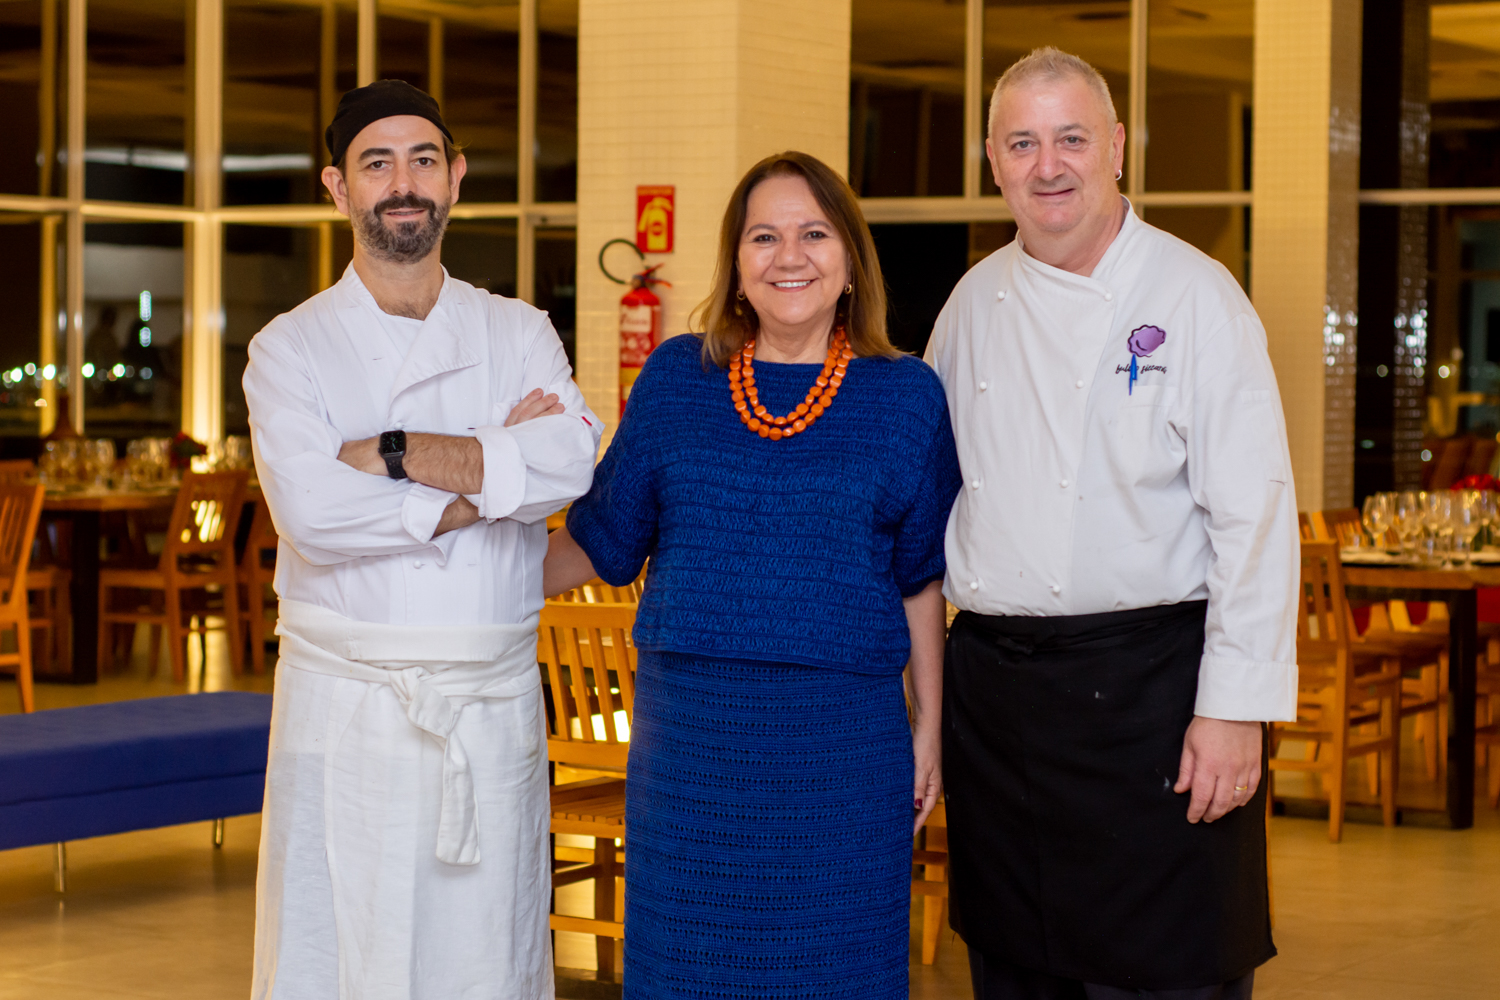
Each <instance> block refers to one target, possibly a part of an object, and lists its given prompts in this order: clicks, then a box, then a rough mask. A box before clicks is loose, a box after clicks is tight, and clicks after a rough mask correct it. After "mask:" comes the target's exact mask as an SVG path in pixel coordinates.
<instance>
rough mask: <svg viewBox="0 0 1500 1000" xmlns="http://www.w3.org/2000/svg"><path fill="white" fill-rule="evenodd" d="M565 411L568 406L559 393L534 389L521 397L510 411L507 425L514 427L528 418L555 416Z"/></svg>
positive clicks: (506, 419) (506, 421)
mask: <svg viewBox="0 0 1500 1000" xmlns="http://www.w3.org/2000/svg"><path fill="white" fill-rule="evenodd" d="M563 412H566V408H565V407H564V406H563V404H562V401H561V400H559V399H558V397H557V393H555V392H547V393H544V392H542V390H540V389H532V390H531V391H530V392H528V393H527V394H526V395H525V396H523V397H522V398H521V401H520V402H519V403H517V404H516V407H515V409H513V410H511V411H510V416H508V417H506V418H505V426H506V427H514V426H515V425H516V424H519V423H524V422H525V421H527V420H535V419H536V418H537V417H555V416H557V415H558V414H559V413H563Z"/></svg>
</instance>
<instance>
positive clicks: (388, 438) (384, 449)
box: [380, 431, 406, 455]
mask: <svg viewBox="0 0 1500 1000" xmlns="http://www.w3.org/2000/svg"><path fill="white" fill-rule="evenodd" d="M405 451H406V432H405V431H386V432H385V433H384V434H381V435H380V453H381V454H382V455H400V454H402V453H404V452H405Z"/></svg>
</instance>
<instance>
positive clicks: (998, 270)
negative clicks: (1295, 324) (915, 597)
mask: <svg viewBox="0 0 1500 1000" xmlns="http://www.w3.org/2000/svg"><path fill="white" fill-rule="evenodd" d="M1142 327H1154V328H1155V330H1154V331H1152V330H1145V331H1142V332H1141V333H1140V334H1138V335H1137V336H1136V338H1135V340H1134V341H1132V334H1133V333H1135V332H1136V331H1138V330H1140V328H1142ZM1163 332H1164V333H1165V339H1161V337H1160V334H1161V333H1163ZM1158 340H1159V341H1160V342H1159V343H1158V342H1157V341H1158ZM1132 344H1134V345H1135V347H1136V350H1135V352H1132V349H1131V346H1132ZM1132 359H1134V361H1135V368H1134V372H1133V373H1132V365H1131V362H1132ZM926 360H927V362H928V364H930V365H932V366H933V368H935V369H936V370H937V372H938V375H939V376H940V377H941V378H942V381H943V385H944V387H945V389H946V391H947V395H948V407H949V411H950V413H951V416H952V419H953V426H954V436H955V438H956V440H957V444H958V455H959V463H960V466H961V467H962V469H963V474H964V486H963V489H962V490H961V492H960V493H959V497H958V500H957V502H956V503H955V505H954V509H953V513H952V515H951V516H950V518H949V521H948V531H947V540H946V548H947V556H948V575H947V579H946V580H945V581H944V593H945V594H946V595H947V597H948V600H950V601H951V602H953V604H954V605H956V606H957V607H959V608H961V609H964V610H968V611H973V612H976V613H979V614H985V615H1033V616H1035V615H1084V614H1096V613H1100V612H1108V611H1121V610H1126V609H1130V608H1143V607H1154V606H1157V605H1163V604H1174V603H1179V602H1183V601H1196V600H1204V599H1206V600H1207V601H1208V619H1207V635H1206V639H1205V643H1204V650H1203V659H1202V663H1201V667H1200V669H1199V679H1198V697H1197V704H1196V707H1195V711H1196V713H1197V714H1198V715H1203V716H1207V717H1210V718H1217V719H1233V720H1282V719H1292V718H1294V717H1295V712H1296V696H1297V664H1296V627H1295V623H1296V618H1295V614H1296V611H1295V606H1296V586H1297V577H1298V530H1297V505H1296V500H1295V497H1294V495H1293V488H1292V480H1291V461H1290V457H1289V455H1288V451H1287V443H1286V425H1285V421H1284V419H1283V417H1282V412H1281V399H1280V396H1279V395H1278V392H1277V387H1276V376H1275V373H1274V372H1273V371H1272V369H1271V361H1270V357H1269V356H1268V354H1267V352H1266V334H1265V330H1264V328H1263V327H1262V326H1261V324H1260V320H1259V318H1258V317H1257V316H1256V315H1255V310H1254V309H1253V308H1252V306H1251V305H1250V302H1249V300H1248V299H1247V298H1246V297H1245V295H1244V293H1243V292H1242V291H1241V290H1240V287H1239V285H1238V284H1237V283H1236V282H1235V280H1234V278H1233V277H1231V276H1230V274H1229V272H1228V271H1227V270H1225V268H1224V267H1223V266H1222V265H1220V264H1219V263H1217V262H1216V261H1214V260H1213V259H1211V258H1209V257H1208V256H1206V255H1205V254H1203V253H1201V252H1199V251H1198V250H1196V249H1194V248H1193V247H1191V246H1189V245H1188V244H1186V243H1184V242H1183V241H1181V240H1179V239H1177V238H1176V237H1174V236H1170V235H1168V234H1167V233H1164V232H1162V231H1161V230H1159V229H1156V228H1155V227H1153V226H1150V225H1147V224H1146V223H1145V222H1143V221H1141V220H1140V219H1139V218H1137V217H1136V216H1135V214H1134V213H1133V212H1131V211H1128V210H1127V211H1126V213H1125V222H1124V225H1123V226H1122V227H1121V229H1120V232H1119V235H1117V236H1116V237H1115V240H1114V242H1113V243H1112V244H1111V245H1110V247H1109V250H1108V251H1106V253H1105V255H1104V258H1103V259H1102V260H1101V261H1100V262H1099V264H1098V266H1097V267H1096V268H1095V269H1094V273H1093V274H1092V275H1091V276H1089V277H1084V276H1083V275H1079V274H1073V273H1071V272H1069V271H1064V270H1061V269H1059V268H1056V267H1052V266H1050V265H1047V264H1044V263H1042V262H1041V261H1039V260H1037V259H1035V258H1034V257H1032V256H1030V255H1029V254H1027V253H1026V251H1025V248H1024V247H1023V246H1022V244H1021V241H1020V240H1019V239H1017V240H1016V241H1015V242H1012V243H1011V244H1009V245H1008V246H1005V247H1002V248H1001V249H999V250H997V251H996V252H995V253H993V254H991V255H990V256H989V257H987V258H985V259H984V260H983V261H981V262H980V263H979V264H977V265H975V267H974V268H973V269H972V270H970V271H969V273H968V274H966V275H965V276H964V277H963V279H962V280H961V281H960V282H959V284H958V286H957V287H956V288H955V289H954V291H953V294H952V295H951V296H950V297H949V299H948V303H947V305H946V306H944V308H943V311H942V313H941V314H940V315H939V316H938V319H937V324H936V326H935V328H934V330H933V334H932V339H931V341H930V343H929V345H928V348H927V355H926Z"/></svg>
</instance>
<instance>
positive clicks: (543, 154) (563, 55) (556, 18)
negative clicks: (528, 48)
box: [536, 0, 578, 201]
mask: <svg viewBox="0 0 1500 1000" xmlns="http://www.w3.org/2000/svg"><path fill="white" fill-rule="evenodd" d="M537 29H538V30H537V83H536V149H537V153H536V200H537V201H574V200H576V199H577V197H578V0H539V2H538V5H537Z"/></svg>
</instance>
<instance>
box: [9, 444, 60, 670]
mask: <svg viewBox="0 0 1500 1000" xmlns="http://www.w3.org/2000/svg"><path fill="white" fill-rule="evenodd" d="M35 481H36V463H35V462H32V461H31V460H30V459H25V458H18V459H6V460H4V461H0V484H7V485H9V484H17V483H33V482H35ZM68 528H69V525H68V524H67V523H66V522H61V521H48V522H39V523H38V525H37V532H36V540H35V541H34V542H33V543H32V551H31V563H30V568H29V569H28V570H27V571H26V594H27V599H28V601H29V602H30V606H29V608H28V614H29V615H30V618H31V630H32V632H41V633H42V642H41V644H40V646H33V650H32V652H33V656H36V657H37V659H39V660H40V661H41V662H42V663H44V664H52V663H67V662H68V661H70V660H71V659H72V656H73V621H72V606H73V605H72V599H71V595H70V593H69V588H70V587H71V586H72V584H73V574H72V573H70V572H69V571H68V570H67V569H65V568H64V566H65V565H66V563H67V555H68V553H67V548H68V541H69V532H68ZM38 652H40V656H37V654H38Z"/></svg>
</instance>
